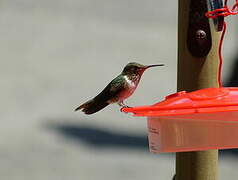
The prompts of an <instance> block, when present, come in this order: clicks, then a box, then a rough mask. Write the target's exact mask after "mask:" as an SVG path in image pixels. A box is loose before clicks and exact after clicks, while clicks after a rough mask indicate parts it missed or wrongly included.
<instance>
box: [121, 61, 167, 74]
mask: <svg viewBox="0 0 238 180" xmlns="http://www.w3.org/2000/svg"><path fill="white" fill-rule="evenodd" d="M156 66H164V64H153V65H147V66H146V65H142V64H139V63H136V62H131V63H128V64H127V65H126V66H125V67H124V69H123V71H122V73H123V74H125V75H132V74H134V75H142V74H143V72H144V71H145V70H146V69H148V68H151V67H156Z"/></svg>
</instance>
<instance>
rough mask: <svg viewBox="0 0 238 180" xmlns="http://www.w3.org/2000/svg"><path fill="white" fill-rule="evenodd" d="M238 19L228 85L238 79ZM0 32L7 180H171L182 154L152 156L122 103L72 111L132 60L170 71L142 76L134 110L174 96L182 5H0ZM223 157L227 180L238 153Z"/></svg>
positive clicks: (86, 0) (58, 0) (2, 171)
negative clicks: (94, 111)
mask: <svg viewBox="0 0 238 180" xmlns="http://www.w3.org/2000/svg"><path fill="white" fill-rule="evenodd" d="M235 20H236V19H235V18H228V21H229V23H228V33H227V35H226V41H225V45H224V67H223V79H224V82H225V83H226V84H227V85H229V84H230V83H235V82H236V83H237V82H238V80H237V79H238V78H236V70H234V68H233V67H236V66H235V65H236V64H237V63H236V57H238V54H237V53H236V52H237V46H236V44H237V43H236V37H237V35H238V32H237V31H238V30H237V28H236V27H237V22H236V21H235ZM0 34H1V35H0V49H1V50H0V52H1V53H0V58H1V61H0V63H1V64H0V68H1V70H0V82H1V94H0V99H1V101H0V104H1V109H0V112H1V126H0V177H1V179H4V180H32V179H34V180H38V179H39V180H42V179H44V180H56V179H57V180H61V179H62V180H65V179H68V180H76V179H77V180H79V179H80V180H81V179H82V180H94V179H97V180H109V179H110V180H111V179H113V180H120V179H123V180H131V179H137V180H144V179H147V180H152V179H160V180H169V179H172V177H173V174H174V171H175V161H174V158H175V156H174V154H172V153H169V154H168V153H165V154H152V153H149V150H148V142H147V124H146V123H147V122H146V119H145V118H135V117H132V116H131V115H129V114H123V113H121V112H120V111H119V107H118V106H117V105H112V106H109V107H108V108H106V109H104V110H103V111H100V112H99V113H97V114H95V115H91V116H86V115H84V114H82V113H80V112H77V113H76V112H73V110H74V109H75V108H76V107H77V106H78V105H80V104H81V103H83V102H85V101H86V100H88V99H89V98H91V97H93V96H94V95H96V94H97V93H99V92H100V91H101V90H102V89H103V88H104V87H105V86H106V85H107V83H108V82H110V81H111V80H112V79H113V78H114V77H115V76H117V75H118V74H119V73H120V72H121V70H122V68H123V67H124V65H125V64H127V63H128V62H131V61H136V62H140V63H142V64H152V63H164V64H166V66H165V67H159V68H153V69H151V70H149V71H146V72H145V74H144V76H143V77H142V80H141V83H140V85H139V87H138V89H137V91H136V92H135V94H134V95H133V96H132V97H131V98H130V99H129V100H127V102H126V103H127V104H128V105H129V106H136V105H146V104H153V103H155V102H157V101H160V100H162V99H163V97H164V96H166V95H168V94H170V93H174V92H176V68H177V67H176V64H177V60H176V57H177V1H174V2H173V3H171V1H158V0H150V1H145V0H130V1H129V0H127V1H125V0H123V1H116V0H101V1H96V0H77V1H75V0H41V1H32V0H15V1H9V0H2V1H1V2H0ZM227 40H229V41H227ZM237 61H238V60H237ZM237 66H238V65H237ZM237 69H238V67H237ZM236 80H237V81H236ZM237 84H238V83H237ZM234 85H236V84H234ZM222 154H223V155H222V156H221V157H220V179H225V178H226V179H235V178H236V177H237V175H238V173H237V165H236V164H237V160H238V159H237V158H238V156H237V155H238V153H237V151H235V150H227V151H223V152H222Z"/></svg>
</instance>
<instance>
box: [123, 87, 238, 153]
mask: <svg viewBox="0 0 238 180" xmlns="http://www.w3.org/2000/svg"><path fill="white" fill-rule="evenodd" d="M122 111H123V112H131V113H134V115H135V116H147V119H148V130H149V144H150V151H152V152H180V151H200V150H208V149H228V148H237V147H238V88H207V89H202V90H198V91H194V92H190V93H187V92H186V91H181V92H178V93H175V94H171V95H169V96H167V97H166V98H165V100H163V101H161V102H159V103H156V104H154V105H151V106H140V107H133V108H123V109H122Z"/></svg>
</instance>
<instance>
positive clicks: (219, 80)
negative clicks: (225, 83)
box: [218, 22, 226, 87]
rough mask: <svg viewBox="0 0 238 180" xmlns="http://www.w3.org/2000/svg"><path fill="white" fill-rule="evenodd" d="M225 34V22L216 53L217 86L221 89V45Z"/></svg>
mask: <svg viewBox="0 0 238 180" xmlns="http://www.w3.org/2000/svg"><path fill="white" fill-rule="evenodd" d="M225 33H226V22H224V24H223V31H222V34H221V39H220V42H219V49H218V52H219V67H218V84H219V87H222V77H221V74H222V62H223V60H222V44H223V40H224V36H225Z"/></svg>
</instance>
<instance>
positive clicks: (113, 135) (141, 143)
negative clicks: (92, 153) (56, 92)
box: [46, 123, 238, 156]
mask: <svg viewBox="0 0 238 180" xmlns="http://www.w3.org/2000/svg"><path fill="white" fill-rule="evenodd" d="M46 127H47V129H51V130H53V131H55V132H57V133H59V134H60V135H61V136H64V138H68V139H69V140H71V141H72V140H73V141H75V142H76V143H81V142H84V143H86V144H87V145H90V146H95V147H97V148H105V149H106V148H121V149H132V148H134V149H136V150H143V151H149V147H148V139H147V135H137V136H136V135H132V134H125V133H119V132H112V131H108V130H105V129H99V128H96V127H91V126H85V125H84V126H81V125H78V124H66V123H65V124H55V123H54V124H48V125H47V126H46ZM165 154H167V153H165ZM219 154H220V155H222V156H224V155H232V156H238V149H227V150H220V151H219ZM167 155H168V154H167Z"/></svg>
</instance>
